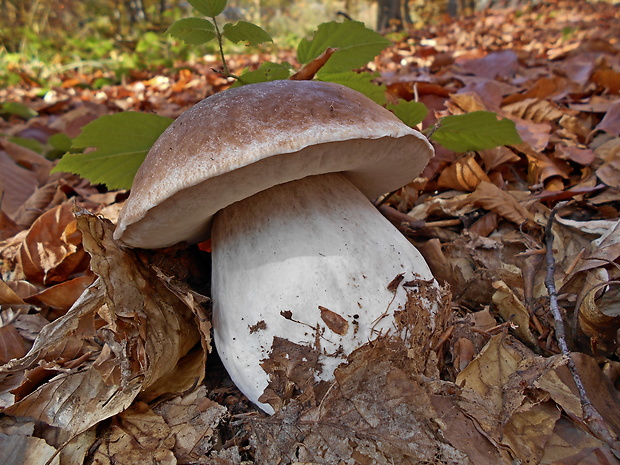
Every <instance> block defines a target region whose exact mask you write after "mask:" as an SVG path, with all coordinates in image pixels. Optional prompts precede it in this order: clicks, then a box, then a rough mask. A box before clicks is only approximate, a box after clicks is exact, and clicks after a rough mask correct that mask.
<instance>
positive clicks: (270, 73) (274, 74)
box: [231, 61, 292, 87]
mask: <svg viewBox="0 0 620 465" xmlns="http://www.w3.org/2000/svg"><path fill="white" fill-rule="evenodd" d="M291 69H292V66H291V65H290V64H289V63H287V62H284V63H272V62H270V61H266V62H264V63H261V65H260V66H259V68H258V69H256V70H254V71H248V72H245V73H243V74H242V75H241V76H239V79H238V80H237V81H236V82H235V83H234V84H233V85H232V86H231V87H239V86H243V85H246V84H257V83H259V82H267V81H278V80H280V79H288V78H289V77H290V76H291Z"/></svg>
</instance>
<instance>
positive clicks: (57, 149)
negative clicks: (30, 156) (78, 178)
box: [45, 132, 73, 160]
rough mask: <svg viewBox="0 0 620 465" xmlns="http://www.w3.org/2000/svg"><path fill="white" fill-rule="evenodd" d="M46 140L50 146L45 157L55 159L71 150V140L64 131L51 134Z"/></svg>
mask: <svg viewBox="0 0 620 465" xmlns="http://www.w3.org/2000/svg"><path fill="white" fill-rule="evenodd" d="M47 142H48V144H49V145H50V147H51V148H49V149H48V151H47V153H46V154H45V158H48V159H50V160H55V159H56V158H59V157H61V156H62V155H63V154H65V153H67V152H68V151H69V150H71V144H72V143H73V140H72V139H71V138H70V137H69V136H68V135H66V134H65V133H62V132H59V133H57V134H54V135H53V136H51V137H50V138H49V139H48V141H47Z"/></svg>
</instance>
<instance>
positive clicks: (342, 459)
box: [0, 0, 620, 465]
mask: <svg viewBox="0 0 620 465" xmlns="http://www.w3.org/2000/svg"><path fill="white" fill-rule="evenodd" d="M320 53H322V51H318V53H317V55H320ZM259 61H261V62H265V61H271V62H283V61H290V62H294V61H295V58H294V56H293V52H287V51H282V52H279V55H278V56H275V55H273V56H269V55H266V56H260V57H256V56H245V55H240V56H237V57H232V58H231V60H230V62H229V67H230V68H231V70H241V69H243V68H247V67H249V68H256V67H258V65H259V63H258V62H259ZM216 66H217V64H216V63H215V62H210V61H209V57H205V59H204V61H200V62H196V63H188V64H186V66H179V67H178V68H176V69H175V70H168V71H167V72H165V73H164V72H161V73H157V72H154V71H152V72H146V71H135V72H133V74H132V75H131V78H130V79H129V80H128V82H126V83H124V84H123V85H117V86H113V85H109V86H104V87H103V88H101V89H93V88H92V87H91V86H90V85H89V84H90V83H92V82H93V80H95V79H97V78H100V77H101V75H100V74H101V73H102V72H100V71H98V72H95V73H93V75H86V74H82V73H80V72H78V71H75V72H71V73H68V74H67V75H66V76H64V77H63V79H64V84H63V85H62V86H61V87H58V88H55V89H53V90H50V91H48V92H47V94H46V95H45V97H44V98H41V97H40V96H39V90H40V89H38V88H36V87H33V85H34V84H33V83H34V81H33V80H31V79H30V80H29V79H27V74H28V70H23V71H22V75H23V76H24V82H23V83H22V85H20V86H15V87H9V88H6V89H1V90H0V100H2V101H7V102H21V104H23V105H24V106H25V107H26V109H29V110H30V111H23V108H22V109H21V110H20V111H19V112H15V113H14V114H13V115H12V116H10V117H8V118H7V119H6V120H0V126H1V131H0V132H1V133H2V137H0V189H1V192H2V194H1V199H2V202H1V204H0V206H1V208H0V271H1V273H2V280H1V281H0V409H1V410H0V412H1V413H0V450H1V451H2V456H3V463H5V464H11V465H13V464H15V465H17V464H37V465H38V464H76V465H77V464H113V463H127V464H129V463H131V464H141V463H162V464H189V463H192V464H194V463H204V464H226V465H232V464H237V465H239V464H250V463H258V464H300V463H304V464H352V465H353V464H362V465H366V464H386V465H388V464H419V463H425V464H476V465H478V464H482V465H484V464H489V465H490V464H493V465H495V464H514V463H523V464H525V463H527V464H558V465H559V464H567V465H568V464H571V465H577V464H579V465H586V464H587V465H589V464H614V463H620V442H619V441H618V436H619V434H620V393H619V391H618V389H619V388H620V360H619V357H618V354H619V346H618V330H619V329H620V284H619V283H620V266H619V264H620V215H619V213H618V212H619V209H620V15H619V13H618V9H617V6H614V5H612V4H609V3H605V2H592V3H589V2H569V1H565V0H559V1H555V2H545V3H541V4H537V5H529V4H528V5H523V6H519V7H517V8H511V9H491V10H486V11H483V12H479V13H477V14H475V15H471V16H467V17H464V18H460V19H458V20H456V19H446V20H444V21H440V22H437V23H436V24H434V25H432V26H428V27H427V28H425V29H420V30H417V29H414V30H412V31H410V33H409V36H408V37H406V38H404V39H402V40H399V41H396V43H394V44H393V45H392V46H391V47H390V48H389V49H388V50H386V51H385V52H384V53H382V54H381V55H380V56H379V57H378V58H377V59H376V60H375V61H374V62H372V63H371V64H369V65H368V68H370V70H371V71H372V72H374V73H378V74H377V76H378V79H379V80H380V81H381V82H382V83H383V84H385V85H386V88H387V101H388V103H390V104H393V103H396V102H397V100H398V99H404V100H405V101H408V102H421V103H424V104H425V105H426V107H427V108H428V109H429V112H428V113H427V114H426V116H425V117H424V121H423V122H422V123H421V128H422V129H425V128H428V127H430V126H431V125H432V124H434V123H435V122H436V121H437V120H438V119H439V118H441V117H443V116H449V115H459V114H467V113H473V112H477V111H488V112H494V113H496V114H497V115H498V116H499V117H500V118H508V119H510V120H512V121H513V122H515V124H516V128H517V131H518V133H519V136H520V138H521V142H519V143H517V142H515V145H510V146H504V147H499V148H491V149H488V150H482V151H479V152H468V153H456V152H453V151H450V150H448V149H447V148H445V147H442V146H439V145H437V146H436V150H437V154H436V156H435V157H434V158H433V159H432V160H431V162H430V164H429V165H428V166H427V167H426V169H425V170H424V172H423V173H422V174H421V175H420V177H418V178H417V179H416V180H415V181H413V182H412V183H410V184H409V185H407V186H404V187H403V188H402V189H400V190H398V191H397V192H394V193H392V194H391V195H388V196H386V197H385V198H383V199H382V200H381V207H380V210H381V212H382V213H383V214H384V215H385V216H386V217H387V218H389V219H390V221H392V222H393V223H394V224H395V225H396V226H397V227H398V228H399V229H400V230H401V231H402V233H403V234H405V235H406V236H407V237H408V238H409V239H410V240H411V241H412V242H413V243H414V244H415V245H416V246H417V247H418V248H419V250H420V251H421V252H422V254H423V255H424V257H425V258H426V260H427V262H428V263H429V266H430V267H431V269H432V271H433V274H434V275H435V277H436V279H437V281H438V282H439V283H440V284H441V288H437V287H436V286H431V285H429V284H428V283H424V282H416V283H415V285H414V286H412V285H411V283H406V282H402V279H401V280H398V279H395V280H394V281H393V282H392V283H391V284H390V286H391V287H392V288H394V289H392V290H393V291H394V292H395V290H396V289H397V288H398V287H399V286H402V287H403V288H404V289H406V291H407V293H408V302H407V305H406V306H405V308H403V309H401V311H399V312H398V313H397V315H396V326H395V328H394V329H393V331H390V332H388V333H386V334H383V335H382V336H381V337H379V338H378V339H376V340H375V341H373V342H371V343H367V344H365V345H364V346H362V347H360V348H359V349H357V350H356V351H354V352H353V353H352V354H351V355H350V356H349V357H348V358H347V360H346V363H343V364H342V365H340V366H339V367H338V368H337V369H336V371H335V378H334V380H333V381H331V382H326V381H317V380H316V379H315V378H314V375H313V373H314V372H316V371H317V370H318V369H319V368H320V367H317V364H318V363H319V362H318V360H319V357H318V355H319V354H318V352H317V350H316V349H315V348H313V347H308V346H300V345H296V344H295V343H293V342H291V341H288V340H286V339H279V338H276V339H275V340H274V341H273V346H272V351H271V355H270V357H269V358H267V359H265V360H263V362H262V367H263V369H264V370H265V371H266V372H267V373H269V374H270V380H271V381H270V384H269V386H268V388H267V389H266V390H265V392H264V394H263V396H262V397H261V401H262V402H267V403H269V404H270V405H272V406H273V407H274V410H275V412H276V413H275V414H274V415H272V416H267V415H265V414H263V413H261V412H260V411H259V410H257V409H256V407H254V406H252V405H251V404H250V402H249V401H248V400H247V399H245V397H244V396H243V395H242V394H241V393H240V392H239V391H238V390H237V389H236V388H235V386H234V385H233V383H232V381H231V380H230V378H229V377H228V375H227V374H226V372H225V370H224V369H223V367H222V364H221V362H220V361H219V360H218V359H217V355H216V353H215V352H214V351H213V350H212V347H211V339H210V337H211V336H210V330H211V321H210V300H209V294H210V290H209V282H210V255H209V253H208V252H206V251H205V250H207V249H208V247H207V246H205V244H200V245H194V246H187V245H180V246H176V247H172V248H168V249H163V250H157V251H142V250H127V249H124V248H122V247H120V246H119V244H117V243H116V242H115V240H114V239H113V238H112V232H113V229H114V222H115V221H116V218H117V215H118V212H119V210H120V208H121V207H122V203H123V202H124V200H125V199H126V198H127V192H125V191H112V192H110V191H106V190H105V189H103V188H102V187H101V186H94V185H90V184H89V183H88V182H87V181H85V180H83V179H81V178H79V177H77V176H75V175H71V174H68V173H51V174H50V170H51V168H52V167H53V166H54V165H55V163H56V162H54V161H50V160H49V159H48V158H45V157H44V156H43V155H45V154H46V153H48V152H47V150H48V149H49V147H50V142H49V141H50V139H51V138H52V137H53V136H55V135H58V134H65V135H67V136H68V137H71V138H74V137H77V136H78V135H79V134H80V130H81V128H83V127H84V126H85V125H86V124H88V123H89V122H90V121H92V120H94V119H96V118H97V117H99V116H101V115H106V114H114V113H118V112H120V111H130V110H131V111H142V112H154V113H156V114H158V115H161V116H166V117H172V118H174V117H176V116H178V115H179V114H180V113H181V112H182V111H184V110H185V109H187V108H189V107H190V106H191V105H193V104H194V103H196V102H197V101H199V100H200V99H202V98H204V97H205V96H207V95H210V94H212V93H215V92H218V91H220V90H222V89H224V88H226V87H227V86H228V85H229V84H230V83H228V81H227V80H226V79H225V78H223V77H221V76H219V75H218V74H216V73H213V72H211V71H209V69H210V68H211V67H216ZM312 74H314V71H313V72H312ZM20 108H21V107H20ZM422 114H423V113H422ZM476 137H484V135H476ZM24 138H30V139H34V140H36V141H38V142H39V145H40V147H41V151H40V152H38V151H35V150H32V147H31V148H28V147H25V146H23V145H20V144H19V143H18V142H19V141H20V140H23V139H24ZM46 147H47V148H46ZM429 298H432V299H433V300H435V301H438V302H440V304H439V305H438V310H437V313H436V314H435V315H434V316H432V317H431V315H430V314H429V312H428V311H425V307H424V304H423V302H425V301H427V299H429ZM320 310H321V317H322V319H323V321H324V323H325V325H326V327H327V328H329V331H332V332H335V333H337V334H344V333H346V332H347V331H349V330H350V329H349V328H348V326H347V324H348V323H347V322H346V321H343V320H342V318H341V317H340V316H339V315H338V314H336V313H334V312H333V311H331V310H330V309H328V308H321V309H320ZM558 315H559V319H560V322H558ZM559 323H562V324H559ZM431 328H432V330H431ZM291 354H294V355H295V356H291Z"/></svg>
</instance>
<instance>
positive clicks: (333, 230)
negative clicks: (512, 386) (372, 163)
mask: <svg viewBox="0 0 620 465" xmlns="http://www.w3.org/2000/svg"><path fill="white" fill-rule="evenodd" d="M212 247H213V282H212V294H213V302H214V315H213V326H214V336H215V345H216V347H217V350H218V353H219V354H220V357H221V359H222V361H223V363H224V366H225V367H226V369H227V370H228V373H229V374H230V376H231V378H232V380H233V381H234V382H235V384H236V385H237V386H238V387H239V389H240V390H241V391H242V392H243V393H244V394H245V395H247V396H248V398H249V399H250V400H251V401H252V402H254V403H256V404H257V405H259V406H260V407H261V408H262V409H263V410H265V411H266V412H267V413H273V409H272V408H271V406H269V405H266V404H262V403H260V402H259V401H258V398H259V397H260V396H261V394H262V393H263V391H264V390H265V388H266V387H267V384H268V381H269V380H268V376H267V374H266V373H265V372H264V371H263V369H262V368H261V366H260V362H261V360H263V359H265V358H267V357H268V356H269V352H270V349H271V345H272V341H273V338H274V337H275V336H279V337H283V338H285V339H288V340H290V341H292V342H295V343H297V344H305V345H311V346H313V347H315V348H317V349H319V350H320V352H321V354H322V355H321V357H320V361H321V362H322V365H323V369H322V372H321V373H317V378H320V379H323V380H329V379H331V378H333V371H334V369H335V368H336V367H337V366H338V364H340V363H341V362H342V360H343V359H344V357H346V355H348V354H350V353H351V352H352V351H353V350H355V349H356V348H358V347H360V346H361V345H363V344H364V343H366V342H368V341H369V340H372V339H374V338H376V337H377V336H378V335H379V334H380V333H383V334H385V333H386V332H387V331H388V330H390V329H391V330H392V331H393V323H394V319H393V313H394V311H396V310H398V309H402V308H403V306H404V304H405V303H406V301H407V296H406V292H405V290H404V289H403V288H402V286H399V288H398V291H397V292H396V294H395V293H394V292H392V291H391V290H389V289H388V285H389V284H390V282H392V281H393V280H394V279H395V278H396V277H397V275H399V274H401V273H404V279H405V280H412V279H415V278H420V279H423V280H431V279H433V276H432V274H431V272H430V270H429V268H428V266H427V265H426V262H425V261H424V259H423V258H422V256H421V255H420V253H419V252H418V251H417V250H416V249H415V247H413V245H412V244H411V243H410V242H409V241H408V240H407V239H406V238H405V237H404V236H403V235H402V234H401V233H400V232H399V231H398V230H397V229H396V228H395V227H394V226H393V225H392V224H391V223H389V222H388V221H387V220H386V219H385V218H384V217H383V216H382V215H381V214H380V213H379V212H378V211H377V210H376V208H375V207H374V206H373V205H372V203H371V202H370V201H369V200H368V199H367V198H366V197H365V196H364V195H363V194H362V193H360V192H359V191H358V190H357V188H355V186H353V184H351V182H349V181H348V180H347V178H346V177H345V176H344V175H342V174H325V175H319V176H311V177H307V178H304V179H301V180H297V181H292V182H289V183H286V184H282V185H278V186H275V187H272V188H271V189H268V190H266V191H263V192H260V193H258V194H255V195H253V196H252V197H249V198H248V199H246V200H243V201H240V202H237V203H235V204H233V205H230V206H228V207H226V208H225V209H223V210H221V211H220V212H218V213H217V215H216V217H215V219H214V222H213V230H212ZM319 306H320V307H323V308H324V309H328V310H330V311H331V312H335V313H336V314H338V315H340V316H341V317H342V318H344V320H346V322H347V323H348V329H347V330H346V332H345V333H344V334H342V335H340V334H337V333H336V332H334V331H333V330H331V329H330V328H329V327H328V326H327V325H326V323H325V322H324V321H323V320H322V319H321V310H320V308H319ZM431 307H432V306H430V305H429V309H428V311H433V309H432V308H431ZM283 311H290V312H292V319H287V318H285V317H283V316H282V315H281V312H283ZM293 320H294V321H293ZM262 322H264V324H263V323H262ZM259 328H264V329H259ZM317 330H318V331H319V333H320V336H319V337H318V338H317ZM340 332H342V331H340ZM317 343H318V346H319V347H317Z"/></svg>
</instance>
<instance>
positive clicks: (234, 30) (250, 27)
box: [222, 21, 273, 45]
mask: <svg viewBox="0 0 620 465" xmlns="http://www.w3.org/2000/svg"><path fill="white" fill-rule="evenodd" d="M222 35H223V36H224V37H226V38H227V39H228V40H230V41H231V42H234V43H235V44H236V43H238V42H241V41H245V42H247V43H248V44H249V45H258V44H263V43H265V42H273V39H272V38H271V36H270V35H269V34H267V33H266V32H265V31H264V30H263V29H262V28H260V27H259V26H257V25H256V24H252V23H248V22H247V21H238V22H237V23H236V24H231V23H226V24H224V32H223V34H222Z"/></svg>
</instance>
